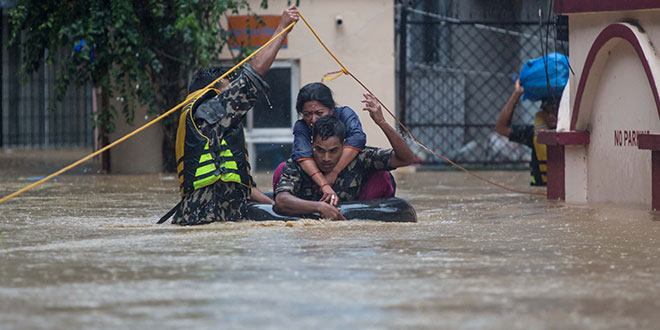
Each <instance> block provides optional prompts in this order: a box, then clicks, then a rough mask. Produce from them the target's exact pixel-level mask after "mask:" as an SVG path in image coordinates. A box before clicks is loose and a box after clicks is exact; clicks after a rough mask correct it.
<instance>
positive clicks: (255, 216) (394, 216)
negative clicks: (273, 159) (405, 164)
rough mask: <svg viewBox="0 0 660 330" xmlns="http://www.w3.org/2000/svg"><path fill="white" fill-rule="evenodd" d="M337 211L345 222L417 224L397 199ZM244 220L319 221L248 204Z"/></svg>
mask: <svg viewBox="0 0 660 330" xmlns="http://www.w3.org/2000/svg"><path fill="white" fill-rule="evenodd" d="M266 195H269V197H271V196H272V193H270V194H269V193H267V194H266ZM339 209H340V212H341V214H342V215H343V216H344V217H345V218H346V219H347V220H377V221H384V222H417V213H416V212H415V209H414V208H413V207H412V205H410V203H408V202H407V201H406V200H404V199H401V198H398V197H391V198H386V199H372V200H363V201H351V202H344V203H339ZM246 218H247V219H249V220H255V221H267V220H282V221H295V220H300V219H319V218H320V216H319V214H317V213H314V214H305V215H296V216H289V215H283V214H279V213H277V212H275V210H273V206H272V205H268V204H256V203H248V206H247V216H246Z"/></svg>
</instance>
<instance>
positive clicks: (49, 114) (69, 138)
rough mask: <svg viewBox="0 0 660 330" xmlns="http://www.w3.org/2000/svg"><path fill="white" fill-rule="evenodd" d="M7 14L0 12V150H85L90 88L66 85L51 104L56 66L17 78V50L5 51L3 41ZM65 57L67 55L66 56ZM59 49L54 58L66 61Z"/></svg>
mask: <svg viewBox="0 0 660 330" xmlns="http://www.w3.org/2000/svg"><path fill="white" fill-rule="evenodd" d="M7 12H8V11H7V9H3V10H2V22H1V24H0V27H1V30H0V31H1V33H0V43H2V45H3V47H2V53H1V54H0V56H1V60H2V61H1V63H2V66H1V76H2V88H1V90H0V93H1V95H2V97H1V99H2V102H1V103H0V147H2V148H10V147H19V148H25V147H28V148H30V147H40V148H53V147H91V146H93V144H94V141H93V136H94V134H93V128H92V109H93V107H92V104H93V103H92V88H91V87H90V86H82V87H76V86H71V87H70V88H69V91H68V92H67V94H66V95H65V97H64V99H63V100H62V102H59V103H53V102H52V100H51V98H52V96H53V95H54V94H55V78H56V72H57V71H58V69H59V68H58V66H57V64H55V65H45V63H42V64H41V65H40V70H39V71H38V72H36V73H34V74H31V75H29V76H28V77H23V76H22V75H20V74H19V70H20V66H21V53H20V50H19V49H18V47H6V44H7V41H8V38H9V23H8V14H7ZM69 53H70V51H69ZM67 55H68V54H67V52H66V51H65V50H60V51H59V52H58V53H57V54H56V60H55V63H57V58H61V57H62V56H67Z"/></svg>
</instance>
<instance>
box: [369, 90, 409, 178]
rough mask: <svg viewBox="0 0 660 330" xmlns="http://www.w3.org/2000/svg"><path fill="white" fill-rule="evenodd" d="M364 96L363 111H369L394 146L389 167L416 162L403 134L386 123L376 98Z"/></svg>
mask: <svg viewBox="0 0 660 330" xmlns="http://www.w3.org/2000/svg"><path fill="white" fill-rule="evenodd" d="M363 95H364V100H362V103H364V109H363V110H365V111H369V116H370V117H371V119H373V121H374V123H376V125H378V127H380V129H381V130H383V133H385V136H387V139H388V140H389V141H390V145H391V146H392V157H391V158H390V164H389V165H390V166H392V167H395V168H396V167H402V166H408V165H410V164H412V163H413V162H414V161H415V154H413V152H412V150H410V147H408V144H407V143H406V141H405V140H404V139H403V137H402V136H401V134H399V133H397V131H396V130H395V129H394V127H392V126H390V124H388V123H387V121H385V117H383V111H382V110H381V108H380V104H378V101H377V100H376V97H375V96H373V95H371V94H363Z"/></svg>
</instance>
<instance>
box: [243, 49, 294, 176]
mask: <svg viewBox="0 0 660 330" xmlns="http://www.w3.org/2000/svg"><path fill="white" fill-rule="evenodd" d="M299 77H300V74H299V70H298V64H297V63H296V62H295V61H275V62H274V63H273V65H272V66H271V69H270V70H269V71H268V73H267V74H266V77H264V78H265V80H266V82H268V84H269V85H270V92H269V93H268V99H266V96H264V95H263V94H262V95H260V96H259V100H258V101H257V105H256V106H255V109H254V110H253V111H250V112H248V114H247V117H246V118H245V125H244V126H245V138H246V142H247V148H248V153H249V155H250V157H249V159H250V165H251V166H252V170H256V171H273V170H275V168H276V167H277V165H279V163H281V162H283V161H286V160H287V159H289V157H290V156H291V147H292V144H293V134H292V130H293V124H294V123H295V122H296V120H298V113H297V112H296V109H295V105H296V101H295V100H296V97H297V96H298V89H299V88H300V87H299V83H298V81H299V80H300V78H299ZM271 107H272V108H271Z"/></svg>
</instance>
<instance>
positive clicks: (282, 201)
mask: <svg viewBox="0 0 660 330" xmlns="http://www.w3.org/2000/svg"><path fill="white" fill-rule="evenodd" d="M362 103H364V109H363V110H364V111H369V116H370V117H371V119H372V120H373V121H374V123H375V124H376V125H378V127H380V129H381V130H382V131H383V133H385V136H387V139H388V140H389V142H390V145H391V146H392V149H379V148H373V147H365V148H364V149H363V150H362V151H360V153H359V154H358V155H357V157H355V159H353V160H352V161H351V162H350V163H349V164H348V165H347V166H346V168H345V169H344V170H343V171H341V172H340V173H339V174H338V175H337V179H336V181H335V183H334V184H333V185H332V188H333V190H334V191H335V192H336V193H337V197H338V198H339V200H340V201H354V200H357V199H358V195H359V193H360V185H361V184H362V181H363V180H364V177H365V176H366V175H367V174H369V173H372V172H375V171H383V170H388V171H389V170H393V169H395V168H397V167H402V166H408V165H410V164H412V163H413V161H414V160H415V156H414V154H413V152H412V151H411V150H410V148H409V147H408V144H406V141H405V140H404V139H403V137H402V136H401V135H400V134H399V133H397V132H396V131H395V130H394V128H393V127H392V126H390V125H389V124H388V123H387V122H386V121H385V118H384V117H383V112H382V110H381V107H380V105H379V104H378V101H377V100H376V98H375V97H374V96H373V95H371V94H364V100H362ZM345 137H346V128H345V127H344V124H343V123H342V122H341V121H339V120H338V119H337V118H336V117H334V116H324V117H321V118H319V119H318V120H317V121H316V122H315V123H314V126H313V128H312V151H313V158H314V162H315V163H316V165H317V166H318V168H319V171H320V172H321V173H323V174H325V173H328V172H330V171H332V169H334V168H335V165H336V164H337V162H339V159H340V158H341V155H342V150H343V148H344V139H345ZM311 176H314V174H312V175H311ZM326 184H329V183H326ZM322 196H323V193H322V192H321V189H319V187H318V185H317V184H316V183H315V182H314V181H313V180H312V178H311V177H310V176H309V175H307V174H306V173H305V171H304V170H303V169H302V168H301V167H300V165H299V164H298V163H297V162H295V161H293V160H292V159H289V160H288V161H287V162H286V165H285V166H284V169H283V171H282V177H281V178H280V181H279V183H278V184H277V187H276V189H275V211H276V212H279V213H282V214H287V215H303V214H310V213H318V214H320V215H321V218H324V219H332V220H345V218H344V216H343V215H342V214H341V213H340V212H339V209H338V208H337V207H336V206H333V205H331V204H332V201H330V202H325V201H321V198H322Z"/></svg>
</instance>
